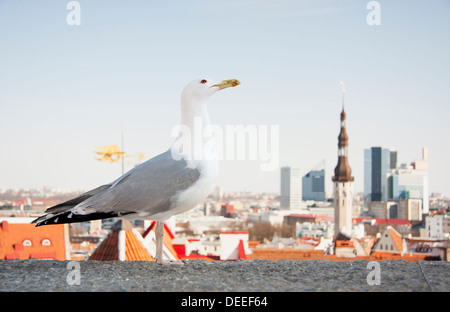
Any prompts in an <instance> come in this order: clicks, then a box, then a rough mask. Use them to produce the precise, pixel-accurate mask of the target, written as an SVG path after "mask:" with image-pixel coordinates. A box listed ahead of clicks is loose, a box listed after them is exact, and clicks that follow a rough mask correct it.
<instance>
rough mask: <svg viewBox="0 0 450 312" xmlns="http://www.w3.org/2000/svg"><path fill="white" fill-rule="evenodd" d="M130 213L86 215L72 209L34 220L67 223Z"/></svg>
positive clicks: (42, 222)
mask: <svg viewBox="0 0 450 312" xmlns="http://www.w3.org/2000/svg"><path fill="white" fill-rule="evenodd" d="M126 214H129V213H117V212H94V213H90V214H86V215H79V214H74V213H73V212H71V211H64V212H61V213H56V214H53V215H52V214H51V213H50V214H46V215H43V216H41V217H39V218H37V219H35V220H33V221H31V223H35V224H36V225H35V226H43V225H52V224H66V223H77V222H86V221H92V220H101V219H108V218H116V217H121V216H124V215H126Z"/></svg>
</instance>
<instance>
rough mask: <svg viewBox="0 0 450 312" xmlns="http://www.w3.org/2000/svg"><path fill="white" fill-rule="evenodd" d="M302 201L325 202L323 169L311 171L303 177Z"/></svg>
mask: <svg viewBox="0 0 450 312" xmlns="http://www.w3.org/2000/svg"><path fill="white" fill-rule="evenodd" d="M302 199H303V200H315V201H325V169H321V170H311V171H310V172H308V173H307V174H306V175H304V176H303V178H302Z"/></svg>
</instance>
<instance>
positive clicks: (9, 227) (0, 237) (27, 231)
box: [0, 221, 66, 260]
mask: <svg viewBox="0 0 450 312" xmlns="http://www.w3.org/2000/svg"><path fill="white" fill-rule="evenodd" d="M0 226H1V229H0V259H30V258H36V259H55V260H66V246H65V239H64V225H63V224H56V225H48V226H41V227H35V226H34V225H33V224H27V223H11V224H10V223H8V222H7V221H3V222H2V223H1V224H0Z"/></svg>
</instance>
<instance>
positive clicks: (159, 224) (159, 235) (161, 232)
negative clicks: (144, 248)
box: [155, 221, 184, 264]
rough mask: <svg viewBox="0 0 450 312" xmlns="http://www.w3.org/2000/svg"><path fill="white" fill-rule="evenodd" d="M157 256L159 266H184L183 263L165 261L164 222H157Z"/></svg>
mask: <svg viewBox="0 0 450 312" xmlns="http://www.w3.org/2000/svg"><path fill="white" fill-rule="evenodd" d="M155 234H156V256H155V260H156V263H157V264H184V262H183V261H176V260H163V243H164V221H157V222H156V228H155Z"/></svg>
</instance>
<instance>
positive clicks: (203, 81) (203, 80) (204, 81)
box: [200, 79, 208, 83]
mask: <svg viewBox="0 0 450 312" xmlns="http://www.w3.org/2000/svg"><path fill="white" fill-rule="evenodd" d="M200 82H201V83H207V82H208V81H206V80H205V79H202V81H200Z"/></svg>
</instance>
